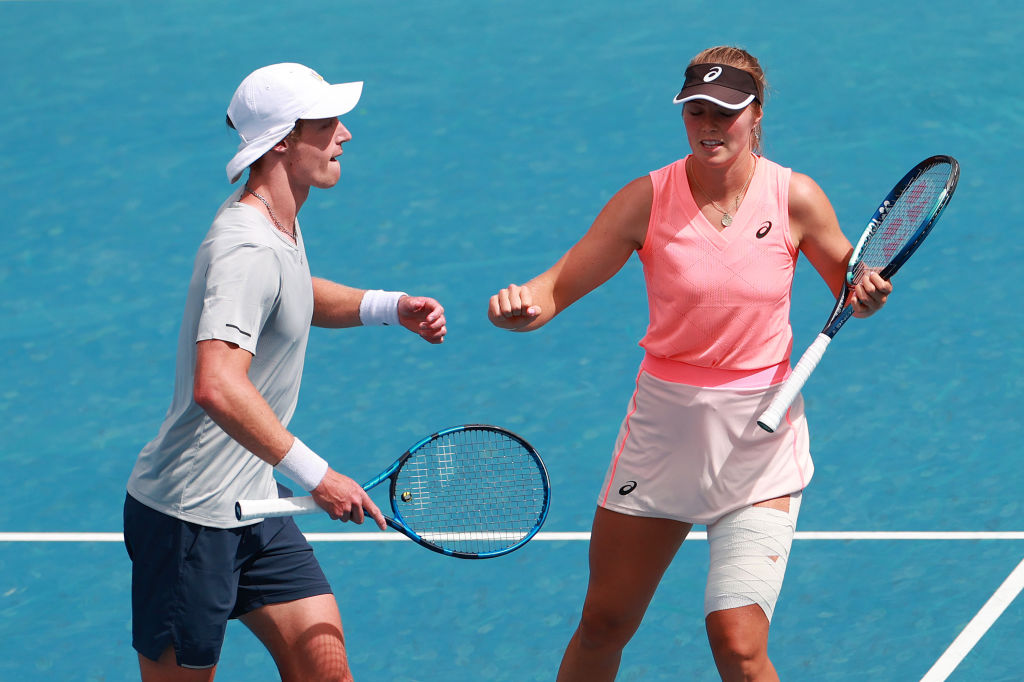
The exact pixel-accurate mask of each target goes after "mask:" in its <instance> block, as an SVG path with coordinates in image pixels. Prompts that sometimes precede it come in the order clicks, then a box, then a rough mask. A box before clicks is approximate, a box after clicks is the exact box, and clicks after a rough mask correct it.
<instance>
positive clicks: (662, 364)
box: [640, 353, 792, 388]
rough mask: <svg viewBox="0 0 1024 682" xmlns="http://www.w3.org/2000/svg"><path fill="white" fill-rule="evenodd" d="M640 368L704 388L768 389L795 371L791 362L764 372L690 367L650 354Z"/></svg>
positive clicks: (659, 377)
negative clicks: (790, 364)
mask: <svg viewBox="0 0 1024 682" xmlns="http://www.w3.org/2000/svg"><path fill="white" fill-rule="evenodd" d="M640 369H642V370H644V371H646V372H647V373H648V374H650V375H652V376H654V377H657V378H658V379H661V380H662V381H671V382H672V383H675V384H686V385H687V386H699V387H701V388H768V387H769V386H774V385H775V384H780V383H782V382H783V381H785V380H786V378H787V377H788V376H789V374H790V372H791V371H792V370H791V369H790V367H789V360H788V359H786V360H783V361H782V362H780V363H779V364H777V365H773V366H771V367H766V368H764V369H718V368H715V367H698V366H696V365H688V364H686V363H685V362H679V361H678V360H669V359H668V358H660V357H658V356H656V355H651V354H650V353H645V354H644V359H643V362H641V363H640Z"/></svg>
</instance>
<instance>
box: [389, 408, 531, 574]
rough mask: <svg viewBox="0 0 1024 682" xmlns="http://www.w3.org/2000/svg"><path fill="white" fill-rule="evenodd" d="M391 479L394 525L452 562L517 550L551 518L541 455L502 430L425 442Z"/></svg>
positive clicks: (452, 432)
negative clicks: (448, 557) (454, 559)
mask: <svg viewBox="0 0 1024 682" xmlns="http://www.w3.org/2000/svg"><path fill="white" fill-rule="evenodd" d="M396 464H397V468H395V469H394V471H392V472H391V473H390V474H389V476H388V477H389V478H390V479H391V482H390V497H391V508H392V511H393V513H394V518H393V519H389V520H388V525H390V526H391V527H392V528H395V529H396V530H399V531H401V532H402V533H404V534H405V535H407V536H408V537H410V538H411V539H413V540H415V541H416V542H418V543H419V544H421V545H423V546H424V547H426V548H428V549H431V550H434V551H435V552H439V553H441V554H444V555H446V556H453V557H458V558H463V559H486V558H491V557H497V556H502V555H504V554H508V553H509V552H512V551H515V550H516V549H519V548H520V547H522V546H523V545H525V544H526V543H527V542H528V541H529V540H530V538H532V537H533V536H534V535H536V533H537V531H539V530H540V528H541V526H542V525H543V523H544V520H545V519H546V518H547V513H548V507H549V505H550V502H551V486H550V483H549V480H548V473H547V468H546V467H545V466H544V462H543V460H541V458H540V455H539V454H538V453H537V451H536V450H535V449H534V448H533V446H531V445H530V444H529V443H528V442H526V440H524V439H523V438H522V437H520V436H518V435H516V434H515V433H512V432H511V431H508V430H507V429H503V428H500V427H497V426H490V425H486V424H466V425H462V426H454V427H451V428H448V429H444V430H442V431H438V432H437V433H434V434H432V435H430V436H428V437H427V438H424V439H423V440H421V441H420V442H418V443H417V444H416V445H414V446H412V447H411V448H409V450H408V451H407V452H406V453H405V454H404V455H402V457H400V458H399V460H398V461H397V462H396Z"/></svg>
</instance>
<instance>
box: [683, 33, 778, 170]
mask: <svg viewBox="0 0 1024 682" xmlns="http://www.w3.org/2000/svg"><path fill="white" fill-rule="evenodd" d="M695 64H725V65H727V66H732V67H735V68H737V69H742V70H744V71H746V72H747V73H749V74H750V75H751V76H753V77H754V82H755V83H756V84H757V100H756V101H755V102H752V103H751V104H750V106H752V107H754V106H756V107H757V113H759V114H760V113H762V112H763V111H764V99H765V95H766V94H767V92H768V80H767V79H766V78H765V75H764V69H762V68H761V63H760V62H759V61H757V57H755V56H754V55H752V54H750V53H749V52H747V51H746V50H744V49H743V48H740V47H730V46H727V45H719V46H717V47H709V48H707V49H706V50H701V51H700V52H698V53H697V55H696V56H695V57H694V58H693V59H691V60H690V64H689V65H690V66H693V65H695ZM753 134H754V139H753V140H752V141H751V144H750V146H751V149H753V151H754V152H755V153H757V154H761V153H762V152H763V151H764V149H763V144H762V136H761V122H760V121H758V123H757V125H756V126H755V127H754V131H753Z"/></svg>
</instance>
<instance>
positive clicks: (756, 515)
mask: <svg viewBox="0 0 1024 682" xmlns="http://www.w3.org/2000/svg"><path fill="white" fill-rule="evenodd" d="M799 511H800V495H799V494H796V495H793V496H792V497H790V500H789V511H788V512H783V511H779V510H777V509H769V508H767V507H745V508H743V509H739V510H737V511H734V512H732V513H730V514H726V515H725V516H723V517H722V518H721V519H719V520H718V521H716V522H715V523H713V524H710V525H709V526H708V544H709V546H710V548H711V565H710V569H709V570H708V584H707V589H706V590H705V592H704V615H705V617H706V616H707V615H708V614H709V613H711V612H713V611H722V610H724V609H733V608H737V607H740V606H749V605H751V604H757V605H758V606H760V607H761V609H762V610H763V611H764V614H765V615H766V616H767V617H768V620H769V621H771V619H772V614H773V613H774V611H775V604H776V602H777V601H778V598H779V592H780V591H781V590H782V579H783V577H784V576H785V574H786V564H787V563H788V561H789V550H790V546H791V545H792V542H793V534H794V533H795V532H796V519H797V515H798V513H799Z"/></svg>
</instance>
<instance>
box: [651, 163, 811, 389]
mask: <svg viewBox="0 0 1024 682" xmlns="http://www.w3.org/2000/svg"><path fill="white" fill-rule="evenodd" d="M685 163H686V159H680V160H679V161H676V162H675V163H672V164H670V165H668V166H665V167H664V168H661V169H660V170H656V171H653V172H652V173H651V181H652V182H653V183H654V201H653V204H652V206H651V222H650V224H649V225H648V228H647V237H646V239H645V241H644V246H643V248H642V249H640V250H639V252H638V254H639V257H640V261H641V262H642V263H643V268H644V277H645V279H646V281H647V302H648V308H649V311H650V322H649V324H648V326H647V333H646V334H645V335H644V337H643V339H641V341H640V345H641V346H643V347H644V348H645V349H646V350H647V355H648V357H649V358H651V359H652V360H655V361H657V360H661V359H664V360H672V361H676V362H680V363H685V364H686V365H690V366H693V367H694V368H707V369H715V370H734V371H736V370H741V371H744V372H750V371H755V370H764V369H767V368H774V367H776V366H780V365H783V364H785V366H786V368H787V369H788V363H789V355H790V351H791V349H792V345H793V333H792V330H791V328H790V325H789V306H790V290H791V286H792V283H793V272H794V269H795V268H796V260H797V254H798V252H797V249H796V248H795V247H794V246H793V240H792V236H791V235H790V232H789V178H790V175H791V174H792V171H791V170H790V169H788V168H783V167H782V166H780V165H778V164H776V163H774V162H772V161H769V160H768V159H765V158H764V157H758V159H757V168H756V170H755V172H754V177H753V178H752V179H751V182H750V187H749V188H748V189H747V194H746V197H745V198H744V200H743V203H742V204H741V205H740V208H739V211H738V213H737V214H736V215H735V216H733V222H732V224H731V225H730V226H729V227H726V228H723V229H722V230H718V229H716V228H715V226H713V225H711V223H709V222H708V220H707V218H705V217H704V214H702V213H701V212H700V209H699V208H698V207H697V204H696V202H695V201H694V198H693V195H692V194H691V193H690V188H689V183H688V182H687V180H686V166H685ZM772 383H774V382H772ZM705 385H708V384H705Z"/></svg>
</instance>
